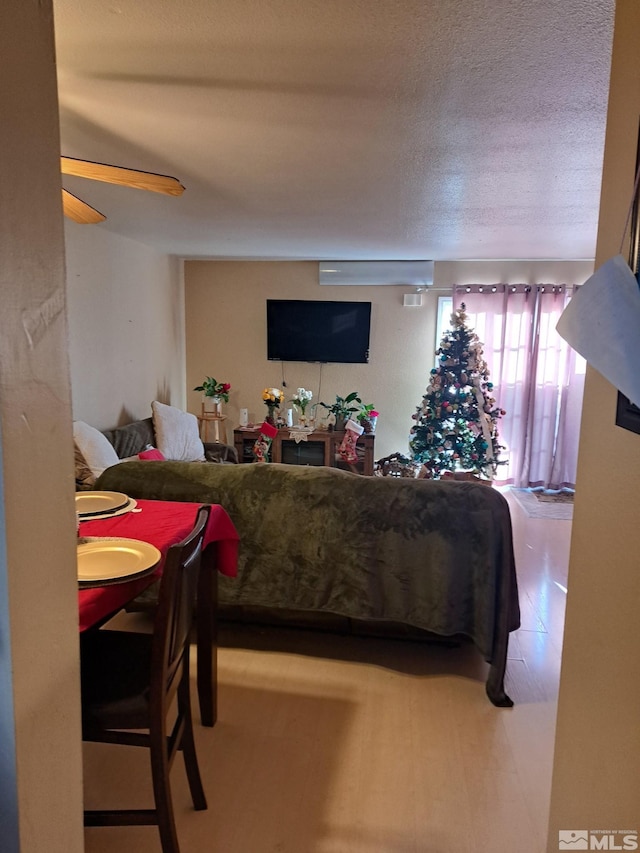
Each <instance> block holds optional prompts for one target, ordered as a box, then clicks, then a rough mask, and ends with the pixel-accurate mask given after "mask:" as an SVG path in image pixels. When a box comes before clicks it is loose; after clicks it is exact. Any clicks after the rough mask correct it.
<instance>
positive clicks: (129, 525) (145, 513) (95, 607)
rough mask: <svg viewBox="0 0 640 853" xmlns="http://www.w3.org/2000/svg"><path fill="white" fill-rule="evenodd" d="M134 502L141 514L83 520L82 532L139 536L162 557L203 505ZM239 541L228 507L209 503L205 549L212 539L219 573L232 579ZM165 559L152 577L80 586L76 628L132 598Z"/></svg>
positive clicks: (130, 537)
mask: <svg viewBox="0 0 640 853" xmlns="http://www.w3.org/2000/svg"><path fill="white" fill-rule="evenodd" d="M137 504H138V506H137V509H140V510H142V511H141V512H128V513H126V514H125V515H118V516H115V517H113V518H101V519H98V520H94V521H83V522H82V523H81V524H80V536H109V537H114V536H115V537H122V538H125V539H141V540H143V541H144V542H150V543H151V544H152V545H155V546H156V548H158V550H159V551H161V552H162V556H163V558H164V556H165V555H166V553H167V550H168V549H169V547H170V546H171V545H175V543H176V542H180V541H181V540H182V539H184V538H185V536H187V534H188V533H189V532H190V531H191V530H192V528H193V525H194V524H195V520H196V515H197V512H198V507H199V506H201V505H200V504H197V503H183V502H181V501H146V500H139V501H138V502H137ZM238 539H239V537H238V533H237V531H236V529H235V527H234V526H233V522H232V521H231V519H230V518H229V516H228V515H227V513H226V511H225V510H224V509H223V508H222V507H221V506H218V505H217V504H213V505H212V506H211V514H210V516H209V523H208V524H207V529H206V531H205V537H204V543H203V548H206V547H207V546H208V545H210V544H212V543H214V542H215V543H216V547H217V553H216V556H217V561H216V564H217V568H218V571H219V572H221V573H222V574H223V575H227V576H228V577H235V575H236V572H237V559H238ZM163 562H164V560H163V561H161V562H160V564H159V565H158V567H157V569H156V571H155V572H154V573H153V574H152V575H147V576H146V577H144V578H139V579H138V580H135V581H129V582H127V583H121V584H114V585H112V586H102V587H95V588H92V589H81V590H79V591H78V604H79V611H80V630H81V631H85V630H86V629H87V628H90V627H91V626H92V625H95V624H97V623H98V622H100V621H101V620H102V619H104V618H105V617H106V616H108V615H109V614H110V613H114V612H115V611H117V610H120V609H121V608H122V607H124V605H125V604H126V603H127V602H129V601H131V600H132V599H134V598H135V597H136V595H138V594H139V593H140V592H142V590H143V589H146V587H148V586H149V585H150V584H152V583H153V582H154V580H155V579H156V578H157V577H158V576H159V575H160V574H161V573H162V564H163Z"/></svg>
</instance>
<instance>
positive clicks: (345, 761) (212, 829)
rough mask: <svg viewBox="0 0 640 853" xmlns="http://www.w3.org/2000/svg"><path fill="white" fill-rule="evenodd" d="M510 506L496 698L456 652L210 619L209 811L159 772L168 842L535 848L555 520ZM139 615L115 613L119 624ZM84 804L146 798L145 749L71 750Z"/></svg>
mask: <svg viewBox="0 0 640 853" xmlns="http://www.w3.org/2000/svg"><path fill="white" fill-rule="evenodd" d="M507 499H508V500H509V503H510V506H511V512H512V521H513V529H514V539H515V548H516V560H517V566H518V579H519V590H520V603H521V608H522V628H521V629H520V630H519V631H518V632H516V633H515V634H513V635H512V639H511V643H510V648H509V662H508V667H507V692H508V693H509V694H510V695H511V697H512V698H513V699H514V701H515V703H516V704H515V707H514V708H512V709H498V708H494V707H493V706H492V705H491V704H490V703H489V701H488V700H487V698H486V696H485V692H484V680H485V675H486V664H485V663H484V662H483V661H482V659H481V658H480V655H479V654H478V653H477V652H476V651H475V649H474V648H473V646H470V645H469V646H466V645H464V646H461V647H457V648H450V647H443V646H439V645H432V644H424V643H417V642H409V641H400V640H385V639H375V638H371V637H353V636H351V637H344V636H337V635H331V634H324V633H319V632H312V631H305V630H294V629H270V628H255V627H254V628H250V627H237V626H236V627H234V626H226V627H223V630H222V637H221V640H222V643H223V647H222V648H221V649H220V653H219V682H220V708H219V721H218V723H217V725H216V727H215V728H214V729H205V728H203V727H202V726H200V725H199V724H198V725H196V739H197V749H198V756H199V760H200V767H201V771H202V776H203V782H204V786H205V790H206V793H207V798H208V802H209V808H208V810H207V811H206V812H194V811H193V810H192V808H191V807H190V800H189V794H188V788H187V783H186V779H185V774H184V767H183V764H182V761H181V758H179V757H178V758H177V760H176V763H175V765H174V768H173V771H172V786H173V798H174V805H175V811H176V821H177V824H178V836H179V838H180V844H181V850H182V853H205V851H206V853H542V851H544V849H545V844H546V832H547V817H548V805H549V804H548V801H549V791H550V783H551V766H552V756H553V738H554V727H555V713H556V699H557V689H558V679H559V671H560V655H561V649H562V630H563V620H564V604H565V592H564V591H563V590H564V589H566V585H567V580H566V578H567V565H568V553H569V537H570V530H571V522H569V521H561V520H551V521H548V520H542V519H532V518H527V517H526V516H525V515H524V513H523V511H522V509H521V508H520V506H519V505H518V504H517V503H516V502H515V501H514V500H513V499H512V498H511V497H510V496H508V495H507ZM140 618H141V617H139V616H138V617H134V616H125V617H121V620H122V621H125V622H126V621H129V622H132V621H135V620H138V619H140ZM85 790H86V805H87V807H89V808H90V807H95V806H96V805H97V804H99V803H102V804H103V805H104V806H105V807H109V806H112V805H115V804H122V803H129V804H130V807H144V806H145V805H147V804H149V803H150V798H151V786H150V783H149V772H148V767H147V755H146V751H145V750H140V751H139V752H137V751H136V750H135V749H132V748H127V747H124V748H123V747H109V746H103V745H97V744H90V745H87V746H86V748H85ZM86 850H87V851H88V853H112V851H113V853H116V851H117V853H122V851H128V850H131V851H136V853H152V851H153V853H159V851H160V845H159V840H158V834H157V831H156V830H155V828H153V827H126V828H100V829H90V830H87V831H86Z"/></svg>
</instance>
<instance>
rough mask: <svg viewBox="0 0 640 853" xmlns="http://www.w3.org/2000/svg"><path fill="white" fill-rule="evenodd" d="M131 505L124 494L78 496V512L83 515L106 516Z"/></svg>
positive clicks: (80, 494) (91, 493)
mask: <svg viewBox="0 0 640 853" xmlns="http://www.w3.org/2000/svg"><path fill="white" fill-rule="evenodd" d="M128 503H129V498H128V496H127V495H125V494H123V493H122V492H79V493H78V494H77V495H76V512H77V513H79V515H80V517H81V518H82V516H83V515H104V514H106V513H108V512H116V511H117V510H119V509H122V507H124V506H126V505H127V504H128Z"/></svg>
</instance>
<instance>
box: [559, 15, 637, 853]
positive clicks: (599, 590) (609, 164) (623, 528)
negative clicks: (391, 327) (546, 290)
mask: <svg viewBox="0 0 640 853" xmlns="http://www.w3.org/2000/svg"><path fill="white" fill-rule="evenodd" d="M639 114H640V3H638V2H637V0H618V2H617V3H616V18H615V34H614V44H613V62H612V71H611V90H610V101H609V113H608V119H607V134H606V144H605V160H604V173H603V181H602V197H601V203H600V226H599V232H598V245H597V253H596V263H597V265H599V264H601V263H603V262H604V261H605V260H607V259H608V258H610V257H612V256H613V255H616V254H617V253H618V251H619V247H620V240H621V237H622V232H623V230H624V224H625V219H626V216H627V210H628V207H629V202H630V199H631V196H632V194H633V184H634V170H635V158H636V144H637V138H638V115H639ZM626 251H627V250H626V249H625V255H626ZM611 298H612V299H615V293H614V292H612V294H611ZM638 334H640V329H638ZM637 367H638V368H640V365H637ZM616 396H617V395H616V391H615V389H614V388H613V387H612V386H611V385H610V384H609V383H608V382H606V381H605V380H604V379H603V378H602V377H601V376H600V374H599V373H597V372H596V371H595V370H592V369H591V368H589V369H588V370H587V377H586V385H585V397H584V407H583V416H582V429H581V433H580V450H579V456H578V478H577V483H576V500H575V509H574V517H573V530H572V540H571V557H570V565H569V582H568V587H569V594H568V597H567V613H566V623H565V635H564V651H563V662H562V674H561V680H560V696H559V703H558V722H557V730H556V748H555V757H554V771H553V785H552V792H551V812H550V824H549V839H548V848H547V849H548V853H556V851H557V850H558V831H559V830H561V829H587V830H588V829H594V830H598V829H604V830H606V829H612V830H615V829H635V830H638V831H639V832H640V619H639V617H638V611H639V608H640V549H639V548H638V520H639V517H640V513H639V510H638V481H639V478H640V435H636V434H634V433H631V432H629V431H627V430H623V429H621V428H620V427H617V426H615V407H616ZM616 842H617V844H618V845H620V843H621V842H620V839H619V838H617V839H616ZM609 849H613V848H611V847H610V848H609ZM618 849H619V848H618Z"/></svg>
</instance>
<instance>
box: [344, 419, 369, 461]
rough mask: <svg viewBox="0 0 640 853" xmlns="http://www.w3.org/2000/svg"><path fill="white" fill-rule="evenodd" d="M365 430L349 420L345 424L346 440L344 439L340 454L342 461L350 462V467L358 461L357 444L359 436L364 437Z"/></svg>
mask: <svg viewBox="0 0 640 853" xmlns="http://www.w3.org/2000/svg"><path fill="white" fill-rule="evenodd" d="M363 430H364V427H362V426H360V424H358V423H356V422H355V421H352V420H351V419H349V420H348V421H347V423H346V424H345V432H344V438H343V439H342V444H341V445H340V451H339V452H340V457H341V459H343V460H344V461H345V462H348V463H349V464H350V465H352V464H353V463H354V462H357V461H358V454H357V453H356V442H357V441H358V436H359V435H362V431H363Z"/></svg>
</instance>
